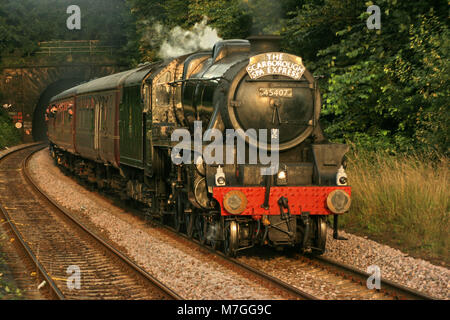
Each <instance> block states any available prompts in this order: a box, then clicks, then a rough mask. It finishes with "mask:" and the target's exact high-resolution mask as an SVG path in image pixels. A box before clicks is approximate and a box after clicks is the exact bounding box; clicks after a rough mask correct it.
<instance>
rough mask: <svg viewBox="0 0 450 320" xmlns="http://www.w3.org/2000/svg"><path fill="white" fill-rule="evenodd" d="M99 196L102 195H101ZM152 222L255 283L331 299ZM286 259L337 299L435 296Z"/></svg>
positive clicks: (325, 263)
mask: <svg viewBox="0 0 450 320" xmlns="http://www.w3.org/2000/svg"><path fill="white" fill-rule="evenodd" d="M98 196H99V197H100V195H98ZM127 209H131V210H133V211H135V209H132V208H129V207H127ZM140 213H141V212H140ZM152 224H154V225H156V226H158V227H160V229H161V230H163V231H164V232H165V233H166V234H168V235H171V236H172V238H173V239H177V241H181V242H183V243H185V244H188V245H195V246H197V247H200V248H201V249H203V250H206V251H207V252H208V253H210V254H212V255H214V256H215V257H216V259H215V260H216V261H217V259H219V260H221V261H222V262H221V263H223V264H227V265H228V266H229V267H230V268H231V269H233V270H235V271H238V272H239V273H243V274H245V275H246V276H247V277H248V278H252V279H253V280H254V281H255V282H259V283H261V284H263V285H264V286H267V287H270V288H273V289H274V290H276V291H277V293H280V292H282V293H283V294H282V296H284V297H286V298H287V299H328V297H327V296H325V297H324V295H322V294H320V293H319V292H317V294H316V293H315V291H314V290H307V291H305V290H304V289H303V286H302V284H298V283H294V282H291V281H290V279H283V277H281V276H280V274H278V273H277V274H275V275H273V274H271V272H269V271H267V272H266V271H265V270H264V268H261V267H259V266H258V265H257V264H252V263H248V262H245V260H243V259H241V258H238V259H235V258H229V257H227V256H226V255H224V254H223V253H221V252H218V251H215V250H214V249H212V248H211V247H209V246H207V245H203V244H201V243H200V242H199V241H197V240H196V239H192V238H189V237H188V236H187V235H185V234H183V233H178V232H177V231H176V230H175V229H174V228H172V227H169V226H167V225H164V224H162V223H160V222H159V221H154V220H152ZM180 236H181V237H180ZM261 256H264V254H261ZM287 259H288V260H289V262H288V263H286V264H284V265H283V267H282V268H281V269H282V270H291V271H292V269H295V270H296V271H297V272H301V273H304V274H308V275H312V277H315V278H317V279H320V280H319V281H323V283H328V284H332V286H333V288H332V290H334V291H338V292H339V293H338V295H337V296H335V298H337V299H421V300H427V299H432V297H430V296H427V295H425V294H423V293H420V292H417V291H415V290H412V289H410V288H406V287H404V286H402V285H399V284H396V283H393V282H390V281H387V280H384V279H382V280H381V285H382V288H381V289H380V290H369V289H368V288H367V286H366V281H367V278H368V277H369V276H370V275H369V274H367V273H364V272H361V271H359V270H357V269H355V268H352V267H350V266H346V265H343V264H341V263H339V262H337V261H333V260H330V259H327V258H324V257H308V256H303V255H299V254H296V253H294V254H293V255H290V256H289V257H287ZM291 275H292V274H291ZM299 288H302V289H299Z"/></svg>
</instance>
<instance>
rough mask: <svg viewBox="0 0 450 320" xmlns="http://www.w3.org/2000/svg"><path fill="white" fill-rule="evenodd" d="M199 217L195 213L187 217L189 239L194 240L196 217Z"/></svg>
mask: <svg viewBox="0 0 450 320" xmlns="http://www.w3.org/2000/svg"><path fill="white" fill-rule="evenodd" d="M196 216H197V215H196V214H194V213H188V214H186V215H185V221H186V235H187V236H188V237H189V238H192V237H193V236H194V231H195V217H196Z"/></svg>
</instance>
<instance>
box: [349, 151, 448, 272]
mask: <svg viewBox="0 0 450 320" xmlns="http://www.w3.org/2000/svg"><path fill="white" fill-rule="evenodd" d="M448 165H449V161H448V158H445V157H443V156H437V157H436V155H427V156H406V155H397V156H392V155H387V154H384V153H369V152H361V153H353V154H352V155H350V156H349V158H348V166H347V174H348V176H349V184H350V185H351V186H352V201H353V202H352V208H351V210H350V212H349V213H348V214H346V215H344V216H345V217H344V218H343V219H342V221H343V224H342V226H343V228H344V229H345V230H347V231H350V232H356V233H358V234H363V235H367V236H369V237H371V238H373V239H378V240H382V241H383V242H384V243H386V244H390V245H393V246H394V247H397V248H400V249H402V250H404V251H406V252H408V253H411V254H414V255H418V256H422V257H424V258H429V259H431V260H436V259H437V260H438V261H441V262H445V263H447V264H448V263H449V260H450V259H449V242H450V235H449V211H450V210H449V199H450V190H449V183H448V182H449V167H448Z"/></svg>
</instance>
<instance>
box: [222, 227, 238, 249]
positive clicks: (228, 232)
mask: <svg viewBox="0 0 450 320" xmlns="http://www.w3.org/2000/svg"><path fill="white" fill-rule="evenodd" d="M238 248H239V224H238V223H237V222H236V221H230V222H226V223H225V242H224V252H225V254H226V255H227V256H229V257H235V256H236V253H237V249H238Z"/></svg>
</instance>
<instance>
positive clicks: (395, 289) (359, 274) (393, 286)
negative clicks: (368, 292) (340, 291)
mask: <svg viewBox="0 0 450 320" xmlns="http://www.w3.org/2000/svg"><path fill="white" fill-rule="evenodd" d="M310 258H311V259H312V260H317V261H319V262H320V263H321V264H323V265H325V266H326V267H329V268H332V269H335V270H336V271H337V272H340V273H343V274H345V273H347V274H348V275H349V276H350V277H351V278H352V279H353V280H357V281H359V282H362V283H365V282H366V281H367V279H368V278H369V277H370V276H371V274H369V273H367V272H364V271H361V270H359V269H357V268H355V267H352V266H349V265H347V264H344V263H342V262H339V261H336V260H334V259H331V258H328V257H323V256H316V257H310ZM355 278H356V279H355ZM380 283H381V289H377V290H379V291H381V292H383V293H386V294H388V295H390V296H393V297H394V298H396V299H399V300H406V299H407V300H435V298H433V297H431V296H429V295H427V294H425V293H422V292H419V291H417V290H415V289H412V288H408V287H405V286H403V285H401V284H399V283H395V282H393V281H390V280H387V279H383V278H381V280H380Z"/></svg>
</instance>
